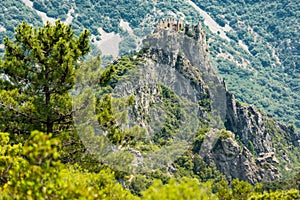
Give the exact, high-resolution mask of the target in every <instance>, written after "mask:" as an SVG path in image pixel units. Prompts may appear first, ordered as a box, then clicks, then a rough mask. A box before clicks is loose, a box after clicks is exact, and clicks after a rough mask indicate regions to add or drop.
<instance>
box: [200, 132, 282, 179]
mask: <svg viewBox="0 0 300 200" xmlns="http://www.w3.org/2000/svg"><path fill="white" fill-rule="evenodd" d="M204 160H205V161H206V162H209V163H211V162H214V163H215V164H216V166H217V168H218V169H219V170H220V171H221V172H223V173H224V174H225V176H226V177H227V179H228V181H229V182H231V181H232V179H234V178H239V179H241V180H246V181H248V182H249V183H252V184H254V183H256V182H259V181H262V180H274V179H277V178H280V173H279V171H278V169H277V168H276V167H274V166H273V164H278V163H277V162H275V161H277V160H276V158H275V156H274V155H273V157H272V159H270V158H269V157H268V158H263V157H262V158H260V160H259V162H255V159H254V157H253V155H252V154H251V152H250V151H249V150H248V149H247V148H246V147H245V146H241V145H239V144H238V143H237V142H236V140H234V138H233V137H230V138H227V139H221V138H220V139H219V140H218V142H217V143H216V145H215V146H214V148H213V149H212V151H211V152H210V153H209V154H208V155H207V156H206V157H205V158H204Z"/></svg>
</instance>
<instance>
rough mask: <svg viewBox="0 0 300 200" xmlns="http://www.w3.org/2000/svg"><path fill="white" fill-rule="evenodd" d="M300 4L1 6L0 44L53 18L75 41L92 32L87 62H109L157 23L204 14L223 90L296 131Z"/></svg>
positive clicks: (244, 0)
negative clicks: (22, 27) (19, 29)
mask: <svg viewBox="0 0 300 200" xmlns="http://www.w3.org/2000/svg"><path fill="white" fill-rule="evenodd" d="M299 4H300V3H299V1H292V0H288V1H284V2H282V1H280V0H276V1H270V2H269V1H267V2H266V1H260V0H257V1H248V0H241V1H219V0H214V1H207V0H193V1H178V0H172V1H171V0H165V1H157V0H153V1H141V0H134V1H127V0H122V1H104V0H103V1H102V0H87V1H77V0H75V1H74V0H65V1H56V0H43V1H42V0H33V1H30V0H22V1H20V0H3V1H1V2H0V7H1V8H0V9H1V10H2V12H1V13H2V14H1V15H0V22H1V24H0V25H1V26H0V39H1V40H2V39H3V38H4V37H5V36H7V35H8V36H10V37H11V36H12V32H13V28H14V27H15V26H16V25H17V24H18V23H20V22H21V21H27V22H29V23H32V24H34V25H40V24H41V23H42V22H43V21H46V20H53V18H60V19H61V20H65V21H67V22H72V26H73V28H74V29H75V30H76V32H77V33H79V31H80V30H82V28H83V27H86V28H88V29H89V30H91V32H92V35H93V37H92V41H93V43H92V46H93V49H95V51H94V54H96V53H97V50H96V49H98V48H100V49H102V52H103V53H104V54H106V55H109V54H113V55H114V56H116V55H117V54H118V53H120V54H126V53H128V52H129V51H131V50H135V49H136V48H138V47H139V46H140V42H139V41H140V38H141V37H144V36H145V35H147V34H149V33H150V32H151V31H152V30H153V28H154V24H155V23H156V22H157V20H158V19H159V18H166V17H174V18H181V19H183V20H184V21H186V22H190V23H191V22H193V21H199V20H201V21H203V20H204V18H206V17H207V16H205V15H204V14H203V12H204V11H206V12H207V13H208V14H209V15H210V17H211V20H213V21H215V22H216V23H217V25H218V26H220V27H221V28H223V29H215V28H213V27H212V26H215V24H214V23H213V24H211V23H209V22H208V23H206V25H211V27H210V28H208V27H206V30H207V35H208V36H207V37H208V44H209V48H210V51H211V57H212V59H211V61H212V62H213V63H214V66H216V67H217V68H218V71H219V73H220V74H221V76H222V77H225V78H226V81H227V83H228V88H229V90H230V91H232V92H234V93H235V94H236V98H237V99H239V100H241V101H243V102H246V103H249V104H254V105H255V106H257V107H258V108H261V109H262V110H264V111H265V112H267V113H270V114H273V115H274V117H276V118H277V119H279V120H281V121H284V122H285V123H288V124H295V125H296V126H297V127H298V128H299V127H300V121H299V120H300V116H299V113H300V108H299V105H300V102H299V101H300V100H299V99H300V97H299V94H300V91H299V83H300V78H299V51H300V50H299V38H300V37H299V32H300V31H299V19H300V16H299V7H300V5H299ZM25 5H27V6H25ZM193 5H194V6H193ZM195 6H198V9H196V8H197V7H196V8H195ZM199 8H200V9H202V11H201V10H199ZM200 11H201V12H200ZM208 21H209V20H208ZM127 22H128V23H127ZM99 27H101V28H102V29H101V30H99ZM213 29H214V30H213ZM210 30H213V31H212V32H211V31H210ZM218 30H221V32H220V31H219V32H218ZM104 31H105V32H104ZM109 32H114V33H115V34H107V33H109ZM218 33H219V34H220V35H218ZM118 34H120V35H118ZM224 34H225V36H224ZM105 49H106V50H105ZM0 50H1V51H3V49H0Z"/></svg>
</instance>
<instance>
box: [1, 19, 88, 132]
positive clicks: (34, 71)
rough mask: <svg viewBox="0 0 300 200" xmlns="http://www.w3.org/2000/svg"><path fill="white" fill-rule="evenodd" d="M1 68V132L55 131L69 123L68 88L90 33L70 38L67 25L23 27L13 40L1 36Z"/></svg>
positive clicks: (72, 81)
mask: <svg viewBox="0 0 300 200" xmlns="http://www.w3.org/2000/svg"><path fill="white" fill-rule="evenodd" d="M4 45H5V54H4V60H1V61H0V70H1V72H2V73H4V74H5V76H6V78H2V79H1V80H0V83H1V85H0V102H1V110H0V113H1V115H0V118H1V119H0V120H1V122H2V123H1V130H4V131H9V132H11V133H26V132H27V133H29V132H30V130H35V129H36V130H40V131H45V132H47V133H56V132H57V131H61V130H66V129H68V127H69V126H70V124H71V123H72V122H71V121H72V119H71V117H72V116H71V115H72V111H71V99H70V96H69V90H70V89H72V87H73V85H74V80H75V69H74V65H75V64H76V63H77V60H78V59H79V58H80V57H82V56H84V55H86V54H87V53H88V52H89V50H90V47H89V32H88V31H87V30H85V31H84V32H82V34H81V35H80V36H79V37H78V38H75V37H74V31H73V30H72V29H71V26H68V25H64V24H63V23H62V22H61V21H57V22H56V24H55V25H51V24H50V23H47V24H45V25H44V27H43V28H40V29H34V28H33V27H32V26H31V25H28V24H27V23H25V22H24V23H22V24H21V25H19V26H18V27H17V28H16V34H15V39H14V40H9V39H8V38H5V40H4Z"/></svg>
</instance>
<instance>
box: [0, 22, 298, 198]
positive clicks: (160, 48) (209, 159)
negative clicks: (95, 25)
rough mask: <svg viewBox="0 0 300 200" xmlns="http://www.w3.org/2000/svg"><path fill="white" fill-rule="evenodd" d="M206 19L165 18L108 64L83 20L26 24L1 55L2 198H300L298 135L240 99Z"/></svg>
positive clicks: (7, 39)
mask: <svg viewBox="0 0 300 200" xmlns="http://www.w3.org/2000/svg"><path fill="white" fill-rule="evenodd" d="M201 27H202V26H201V24H197V25H195V26H190V28H189V29H182V30H181V29H180V30H177V29H176V31H175V30H173V29H172V28H162V29H156V31H155V32H154V33H153V34H151V35H149V36H148V37H147V38H146V39H145V40H144V42H143V48H142V49H141V51H139V52H137V53H135V54H132V55H129V56H123V57H121V58H119V59H117V60H115V61H114V62H113V63H111V64H109V65H108V66H106V67H103V66H101V58H100V56H96V57H94V56H92V55H91V54H90V53H89V52H90V51H91V48H90V35H91V32H90V31H88V30H86V29H85V30H83V31H81V32H79V33H78V34H76V33H75V31H74V30H73V29H72V27H71V26H69V25H65V24H64V23H62V22H61V21H56V22H55V23H54V24H51V23H46V24H45V25H43V26H40V27H39V28H35V27H33V26H32V25H30V24H28V23H26V22H24V23H22V24H20V25H18V26H17V27H16V29H15V32H14V37H13V39H9V38H6V39H5V40H4V45H5V48H4V49H5V52H4V56H3V57H2V59H1V61H0V72H1V80H0V81H1V83H0V105H1V107H0V131H1V133H0V143H1V146H0V163H1V165H0V199H41V198H45V199H80V198H81V199H299V198H300V194H299V180H300V179H299V172H297V170H296V169H297V166H298V167H299V152H300V151H299V146H300V144H299V138H298V135H297V134H296V132H295V130H294V128H293V127H290V126H286V125H284V124H282V123H280V122H277V121H275V120H274V119H272V118H271V117H270V116H267V115H266V114H263V113H261V112H259V111H258V110H256V109H255V108H254V107H253V106H250V105H243V104H242V103H240V102H238V101H236V100H235V98H234V95H233V94H231V93H230V92H228V91H227V88H226V84H225V83H224V82H222V81H221V80H220V79H219V78H218V76H217V75H216V73H215V72H214V70H213V68H212V66H211V64H210V62H209V56H208V53H207V44H206V40H205V37H206V36H205V33H204V30H203V29H202V28H201ZM187 44H192V45H193V47H194V48H190V45H187ZM157 74H159V76H158V75H157ZM225 108H226V109H225ZM245 133H246V134H245ZM248 137H250V138H248ZM249 141H250V142H251V143H250V142H249ZM166 152H167V153H166ZM170 155H172V156H170ZM239 160H242V162H240V163H238V165H236V164H234V163H236V162H237V161H239ZM157 161H158V162H157ZM240 164H241V165H243V166H245V167H241V166H240ZM228 166H230V167H229V168H228ZM247 167H248V168H247ZM243 169H247V171H246V173H240V171H238V170H243ZM291 170H292V171H291ZM285 173H290V174H293V176H292V177H288V178H285V177H284V178H285V179H281V177H282V175H283V176H284V175H286V174H285ZM239 179H240V180H239ZM250 183H251V184H250Z"/></svg>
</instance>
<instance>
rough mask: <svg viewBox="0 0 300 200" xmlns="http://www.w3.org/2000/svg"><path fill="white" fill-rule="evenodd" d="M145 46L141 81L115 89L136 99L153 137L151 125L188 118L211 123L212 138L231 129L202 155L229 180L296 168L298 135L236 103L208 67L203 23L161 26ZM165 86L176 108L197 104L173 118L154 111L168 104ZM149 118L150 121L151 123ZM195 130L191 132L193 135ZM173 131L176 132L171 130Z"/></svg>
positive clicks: (140, 119)
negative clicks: (164, 90) (215, 133)
mask: <svg viewBox="0 0 300 200" xmlns="http://www.w3.org/2000/svg"><path fill="white" fill-rule="evenodd" d="M143 44H144V47H143V48H144V49H143V51H142V52H143V55H142V58H143V62H142V64H141V65H140V66H139V67H138V69H137V71H139V74H140V76H141V77H139V78H138V79H137V78H131V79H130V80H131V81H132V83H130V84H129V83H127V82H124V85H122V84H119V86H118V88H115V90H116V89H117V90H119V91H120V92H121V93H122V92H123V93H124V92H127V93H128V94H134V95H135V105H134V109H133V111H132V113H133V114H134V116H131V118H132V119H135V120H136V121H138V122H139V124H140V125H141V126H142V127H145V128H146V129H147V130H150V131H151V130H152V131H153V132H154V134H156V133H155V130H157V127H153V126H152V124H151V123H153V122H155V121H160V123H163V120H162V118H161V115H162V113H165V114H166V115H168V117H171V118H172V117H173V118H176V119H171V120H172V123H175V121H176V120H177V121H179V122H182V121H180V120H182V119H183V118H184V119H185V120H186V121H191V122H192V124H193V125H195V126H201V125H203V122H208V123H209V126H210V128H211V131H209V133H207V137H209V134H210V133H211V132H218V131H220V130H221V129H222V128H226V129H227V130H228V131H229V132H230V137H225V138H223V137H219V138H218V141H217V142H216V143H215V146H213V147H212V148H210V149H208V151H207V152H206V154H205V155H201V153H200V152H199V155H200V156H201V157H202V158H203V160H204V161H206V162H207V163H212V162H213V163H215V165H216V167H217V168H218V169H219V170H220V171H221V172H223V173H224V174H225V175H226V176H227V178H228V179H229V180H232V179H233V178H239V179H242V180H247V181H249V182H250V183H256V182H258V181H262V180H274V179H277V178H279V177H280V176H281V171H282V169H283V168H284V167H285V168H288V169H290V168H292V164H293V163H294V162H295V160H293V159H292V158H293V157H294V156H293V151H292V150H293V149H295V151H296V150H297V151H298V152H299V149H297V148H298V147H299V143H298V141H299V136H297V135H296V134H295V132H293V130H292V129H291V128H289V127H287V126H285V125H283V124H280V123H278V122H276V121H275V120H273V119H272V118H270V117H268V116H267V115H266V114H263V113H261V112H260V111H259V110H258V109H256V108H255V107H254V106H252V105H242V104H241V103H239V102H237V101H236V100H235V98H234V95H233V94H231V93H230V92H228V91H227V89H226V83H225V81H224V80H223V81H221V80H220V79H219V78H218V76H217V75H216V73H215V72H214V70H213V67H212V66H211V64H210V62H209V53H208V47H207V45H206V37H205V34H204V31H203V30H202V27H201V24H200V23H199V24H197V25H195V26H188V25H186V24H184V23H182V22H181V21H176V20H165V21H160V22H159V24H158V26H157V28H156V29H155V31H154V32H153V34H151V35H149V36H148V37H147V38H146V39H145V40H144V41H143ZM153 83H154V84H153ZM158 83H159V84H158ZM160 84H162V85H165V86H166V87H167V88H168V89H170V91H171V92H173V93H174V95H175V96H176V98H175V99H177V100H175V99H172V100H171V101H172V104H175V103H176V102H177V103H178V102H179V101H178V99H182V100H183V99H184V100H183V101H181V103H182V102H185V101H186V100H188V101H190V102H191V104H193V105H192V106H191V107H190V108H188V106H187V105H188V104H180V105H177V107H181V108H180V109H182V110H183V111H184V112H185V113H186V114H185V116H184V117H182V116H180V115H177V114H178V113H177V114H174V113H173V114H172V112H173V111H172V112H169V111H168V112H164V111H161V110H159V109H160V108H162V106H158V107H153V104H155V103H158V104H163V101H164V97H163V91H162V88H161V86H160ZM128 94H127V95H128ZM169 103H170V102H169ZM191 104H189V105H191ZM169 105H170V104H169ZM174 106H175V105H174ZM185 106H186V107H185ZM153 108H154V110H153ZM151 109H152V110H151ZM189 109H190V110H189ZM151 113H152V114H151ZM170 113H171V114H170ZM188 114H189V115H190V116H189V115H188ZM145 115H146V116H148V117H150V118H151V119H150V120H149V119H148V120H147V119H146V118H145V117H144V116H145ZM161 121H162V122H161ZM179 124H180V126H182V127H180V126H179V125H178V127H179V129H176V131H178V132H179V133H180V134H182V133H183V132H185V127H183V126H184V125H185V123H179ZM168 126H169V125H168ZM196 128H198V127H196ZM196 128H194V129H191V130H192V132H193V131H194V132H195V129H196ZM180 129H182V130H183V131H180ZM191 130H189V131H191ZM172 131H175V129H170V132H172ZM160 133H161V132H160ZM171 134H172V133H171ZM175 134H177V133H175ZM180 134H178V135H180ZM177 139H178V138H177ZM287 147H289V148H290V149H292V150H289V148H287ZM182 149H183V151H187V150H188V147H185V146H182ZM132 151H134V150H132ZM196 153H197V152H196ZM169 164H171V163H169ZM173 171H174V170H173Z"/></svg>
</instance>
